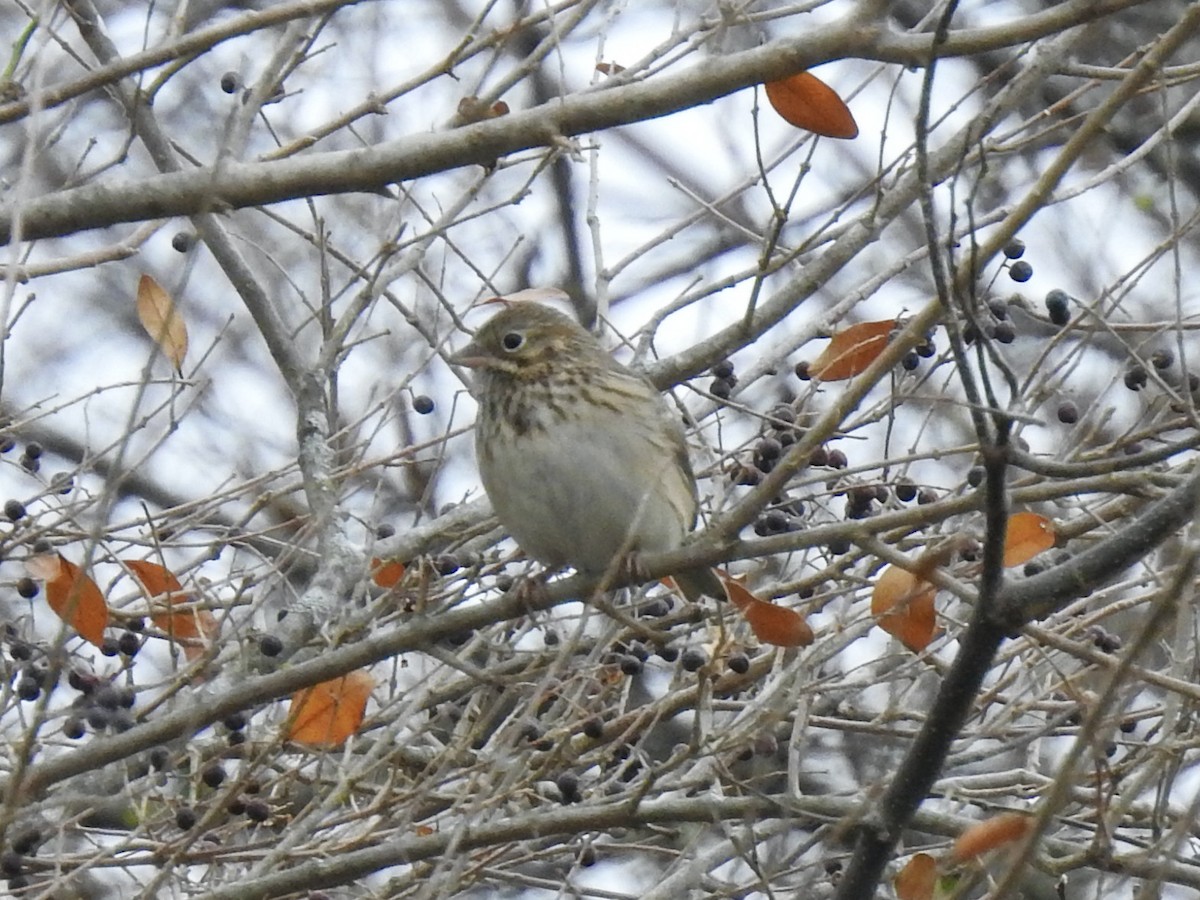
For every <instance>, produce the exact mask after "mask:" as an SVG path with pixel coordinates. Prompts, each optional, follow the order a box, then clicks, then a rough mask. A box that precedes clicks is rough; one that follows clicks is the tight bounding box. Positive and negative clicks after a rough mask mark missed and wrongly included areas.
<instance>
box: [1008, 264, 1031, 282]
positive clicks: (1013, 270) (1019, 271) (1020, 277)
mask: <svg viewBox="0 0 1200 900" xmlns="http://www.w3.org/2000/svg"><path fill="white" fill-rule="evenodd" d="M1008 277H1009V278H1011V279H1012V280H1013V281H1016V282H1020V283H1023V282H1026V281H1028V280H1029V279H1030V278H1032V277H1033V266H1031V265H1030V264H1029V263H1027V262H1026V261H1025V260H1023V259H1019V260H1017V261H1016V262H1015V263H1013V264H1012V265H1011V266H1009V267H1008Z"/></svg>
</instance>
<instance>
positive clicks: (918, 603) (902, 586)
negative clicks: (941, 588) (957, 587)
mask: <svg viewBox="0 0 1200 900" xmlns="http://www.w3.org/2000/svg"><path fill="white" fill-rule="evenodd" d="M936 594H937V588H935V587H934V586H933V585H932V584H930V583H929V582H928V581H925V580H924V579H922V578H918V577H917V576H916V575H914V574H913V573H912V572H908V571H906V570H905V569H901V568H900V567H899V566H888V567H887V568H886V569H884V570H883V572H882V573H881V574H880V576H879V579H878V580H877V581H876V582H875V589H874V591H872V592H871V614H872V615H874V616H875V618H876V619H877V620H878V624H879V627H880V628H882V629H883V630H884V631H886V632H887V633H888V634H890V635H891V636H892V637H894V638H896V639H897V640H899V641H900V643H902V644H904V646H905V647H907V648H908V649H909V650H911V651H913V652H914V653H920V652H921V651H922V650H924V649H925V648H926V647H928V646H929V644H930V642H931V641H932V640H933V639H934V637H936V636H937V613H936V611H935V609H934V605H933V598H934V596H935V595H936Z"/></svg>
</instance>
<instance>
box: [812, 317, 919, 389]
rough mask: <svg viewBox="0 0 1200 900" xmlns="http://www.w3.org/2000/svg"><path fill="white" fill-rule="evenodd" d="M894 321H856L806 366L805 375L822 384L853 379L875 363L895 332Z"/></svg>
mask: <svg viewBox="0 0 1200 900" xmlns="http://www.w3.org/2000/svg"><path fill="white" fill-rule="evenodd" d="M896 325H897V322H896V320H895V319H884V320H883V321H881V322H859V323H858V324H857V325H851V326H850V327H849V328H846V329H844V330H842V331H839V332H838V333H837V334H835V335H833V339H832V340H831V341H830V342H829V346H828V347H826V348H825V350H824V352H822V353H821V355H820V356H818V357H817V359H816V361H815V362H813V363H812V364H810V365H809V367H808V372H809V374H810V375H811V376H812V377H814V378H820V379H821V380H822V381H842V380H843V379H846V378H853V377H854V376H855V375H857V374H859V373H860V372H862V371H863V370H865V369H866V368H867V366H869V365H871V363H873V362H875V359H876V357H878V356H879V354H880V353H882V352H883V350H884V348H885V347H887V345H888V340H889V339H890V338H891V335H892V332H893V331H894V330H895V329H896Z"/></svg>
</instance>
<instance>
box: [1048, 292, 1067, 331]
mask: <svg viewBox="0 0 1200 900" xmlns="http://www.w3.org/2000/svg"><path fill="white" fill-rule="evenodd" d="M1070 301H1071V298H1070V297H1069V296H1067V292H1066V291H1063V290H1060V289H1058V288H1055V289H1054V290H1052V291H1050V292H1049V293H1048V294H1046V313H1047V314H1048V315H1049V316H1050V321H1051V322H1053V323H1054V324H1055V325H1058V326H1060V327H1061V326H1063V325H1066V324H1067V323H1068V322H1070V321H1071V309H1070Z"/></svg>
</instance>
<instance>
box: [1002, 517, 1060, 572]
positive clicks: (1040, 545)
mask: <svg viewBox="0 0 1200 900" xmlns="http://www.w3.org/2000/svg"><path fill="white" fill-rule="evenodd" d="M1053 546H1054V523H1053V522H1051V521H1050V520H1049V519H1047V518H1046V517H1045V516H1039V515H1038V514H1037V513H1031V512H1019V513H1013V514H1012V515H1011V516H1009V517H1008V532H1007V534H1006V535H1005V537H1004V565H1005V566H1019V565H1021V564H1022V563H1025V562H1028V561H1029V560H1031V559H1033V558H1034V557H1035V556H1037V555H1038V554H1039V553H1041V552H1042V551H1043V550H1049V549H1050V548H1051V547H1053Z"/></svg>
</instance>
